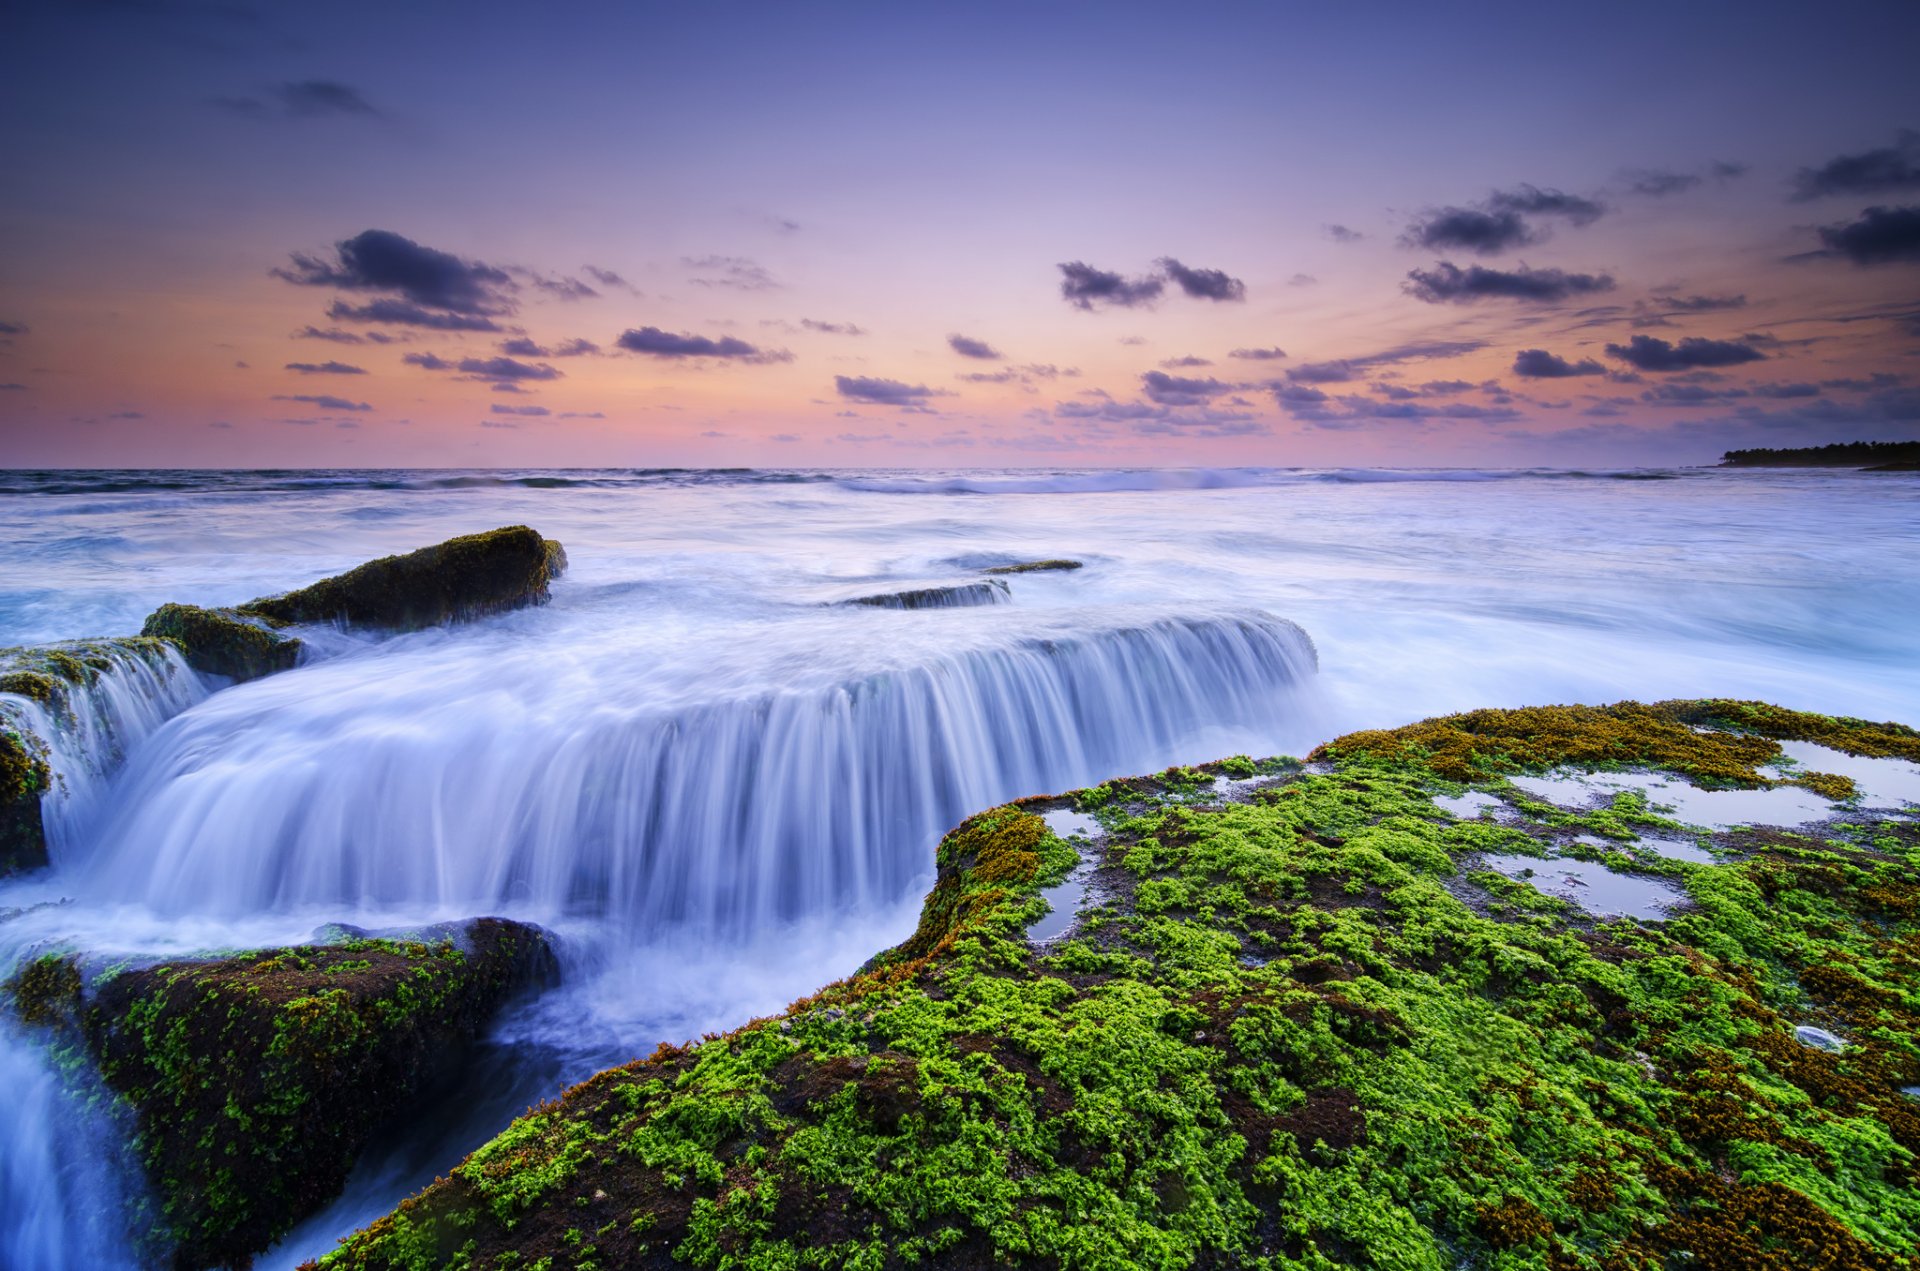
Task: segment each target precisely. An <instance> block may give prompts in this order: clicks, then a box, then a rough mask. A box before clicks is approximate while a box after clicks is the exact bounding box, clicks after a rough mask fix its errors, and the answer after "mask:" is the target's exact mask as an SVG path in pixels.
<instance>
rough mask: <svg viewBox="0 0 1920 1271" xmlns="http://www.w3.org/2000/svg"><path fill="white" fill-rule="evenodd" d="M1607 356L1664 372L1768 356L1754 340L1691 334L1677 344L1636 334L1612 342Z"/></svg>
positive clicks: (1762, 358) (1642, 367)
mask: <svg viewBox="0 0 1920 1271" xmlns="http://www.w3.org/2000/svg"><path fill="white" fill-rule="evenodd" d="M1607 356H1609V357H1613V358H1618V359H1619V360H1620V361H1622V362H1625V363H1627V365H1629V366H1631V367H1633V368H1634V369H1635V370H1641V371H1658V372H1661V373H1663V374H1664V373H1668V372H1672V371H1691V370H1700V369H1703V368H1711V367H1719V366H1739V365H1741V364H1742V363H1745V362H1764V361H1765V360H1766V357H1767V355H1766V354H1764V353H1762V352H1761V351H1760V350H1759V349H1756V348H1754V347H1753V346H1752V345H1751V344H1748V343H1744V342H1742V341H1739V340H1703V339H1700V338H1699V337H1697V336H1688V337H1687V338H1686V339H1684V340H1682V341H1680V343H1679V344H1677V345H1676V344H1669V343H1667V342H1666V341H1665V340H1660V339H1656V338H1654V337H1653V336H1650V335H1636V336H1634V337H1633V339H1631V340H1629V341H1628V342H1627V343H1626V344H1624V345H1620V344H1609V345H1608V346H1607Z"/></svg>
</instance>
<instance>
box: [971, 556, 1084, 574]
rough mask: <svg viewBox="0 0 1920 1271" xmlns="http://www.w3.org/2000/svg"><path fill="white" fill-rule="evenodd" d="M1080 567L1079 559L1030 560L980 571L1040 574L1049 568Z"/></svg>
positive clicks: (985, 572)
mask: <svg viewBox="0 0 1920 1271" xmlns="http://www.w3.org/2000/svg"><path fill="white" fill-rule="evenodd" d="M1079 568H1081V562H1079V561H1077V560H1057V559H1056V560H1030V561H1024V562H1022V563H1020V564H1018V565H994V566H991V567H990V568H987V569H983V570H981V571H980V572H981V573H983V574H1038V573H1042V572H1044V571H1047V570H1056V569H1079Z"/></svg>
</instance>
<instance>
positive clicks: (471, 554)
mask: <svg viewBox="0 0 1920 1271" xmlns="http://www.w3.org/2000/svg"><path fill="white" fill-rule="evenodd" d="M552 546H553V547H554V548H555V549H557V550H555V551H549V545H548V543H547V541H546V540H545V539H543V538H541V537H540V536H539V535H538V534H536V533H535V532H534V531H532V530H530V529H528V528H527V527H526V526H524V525H510V526H507V527H505V528H503V529H497V530H490V531H488V532H487V533H484V534H468V535H463V536H462V537H459V538H451V539H448V540H447V541H446V542H444V543H439V544H436V545H434V546H432V547H423V548H421V549H420V550H418V551H415V552H408V553H406V554H405V555H401V556H384V557H382V558H380V559H379V560H375V561H369V562H367V563H366V564H364V565H361V566H359V567H357V568H355V569H350V570H348V571H347V572H346V573H344V574H340V575H338V576H336V577H333V578H323V579H321V580H320V581H319V582H317V583H314V584H313V585H311V586H309V587H302V588H301V589H299V590H298V591H290V592H288V593H286V594H285V595H283V596H272V597H267V598H265V599H261V600H255V601H252V602H251V603H249V604H246V605H242V606H241V607H240V612H242V613H245V614H252V615H257V616H260V617H263V618H267V619H270V620H273V621H277V622H345V623H349V624H352V625H356V626H373V627H386V628H391V629H393V630H399V631H411V630H416V629H418V628H421V627H432V626H437V625H439V624H441V623H443V622H452V621H458V620H462V619H467V618H474V617H479V616H482V615H485V614H491V613H499V612H502V611H504V610H508V609H517V608H520V607H521V606H524V605H530V604H539V603H542V602H544V601H545V600H546V599H547V584H548V582H549V580H550V579H551V578H552V577H553V563H554V562H555V561H558V562H559V563H560V564H561V566H562V567H563V568H564V566H565V559H566V553H565V551H564V549H559V545H558V544H553V545H552Z"/></svg>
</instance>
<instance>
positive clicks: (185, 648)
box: [140, 605, 302, 680]
mask: <svg viewBox="0 0 1920 1271" xmlns="http://www.w3.org/2000/svg"><path fill="white" fill-rule="evenodd" d="M140 634H141V635H144V636H154V637H157V638H160V639H165V640H171V641H173V642H174V643H175V644H177V645H179V646H180V651H181V655H182V656H183V657H185V658H186V660H187V665H188V666H191V667H192V668H193V669H194V670H196V671H204V672H206V673H207V674H209V675H225V676H230V677H231V678H233V679H235V680H257V679H259V678H260V677H261V676H263V675H272V674H273V673H274V672H275V671H285V670H289V669H291V668H292V667H293V666H294V665H295V664H296V663H298V662H299V660H300V650H301V647H302V646H301V643H300V641H299V640H298V639H296V638H295V637H293V636H290V635H283V634H282V633H280V632H278V631H275V630H274V629H273V628H272V627H271V626H269V625H268V624H267V622H266V620H265V619H263V618H258V617H252V616H249V615H247V614H244V613H241V612H239V611H238V610H234V609H201V608H199V607H197V606H194V605H161V606H160V607H159V608H158V609H156V610H154V611H153V613H152V614H151V615H150V616H149V617H148V618H147V621H146V625H144V626H142V627H141V628H140Z"/></svg>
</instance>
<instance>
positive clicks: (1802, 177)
mask: <svg viewBox="0 0 1920 1271" xmlns="http://www.w3.org/2000/svg"><path fill="white" fill-rule="evenodd" d="M1793 187H1794V188H1793V199H1794V201H1795V202H1798V203H1804V202H1806V201H1807V200H1809V199H1818V198H1826V197H1828V196H1832V195H1842V194H1844V195H1850V196H1857V197H1871V196H1873V195H1878V194H1891V193H1893V192H1895V191H1898V190H1914V189H1920V132H1914V131H1912V130H1911V129H1905V128H1903V129H1901V130H1900V134H1899V136H1898V137H1897V138H1896V139H1895V141H1894V144H1893V145H1891V146H1883V147H1881V148H1880V149H1878V150H1863V151H1861V152H1860V153H1859V154H1843V155H1840V156H1838V157H1837V158H1833V159H1829V160H1827V161H1826V162H1825V163H1823V164H1821V165H1820V166H1819V167H1817V168H1802V169H1800V171H1799V172H1798V173H1796V174H1795V175H1794V178H1793Z"/></svg>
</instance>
